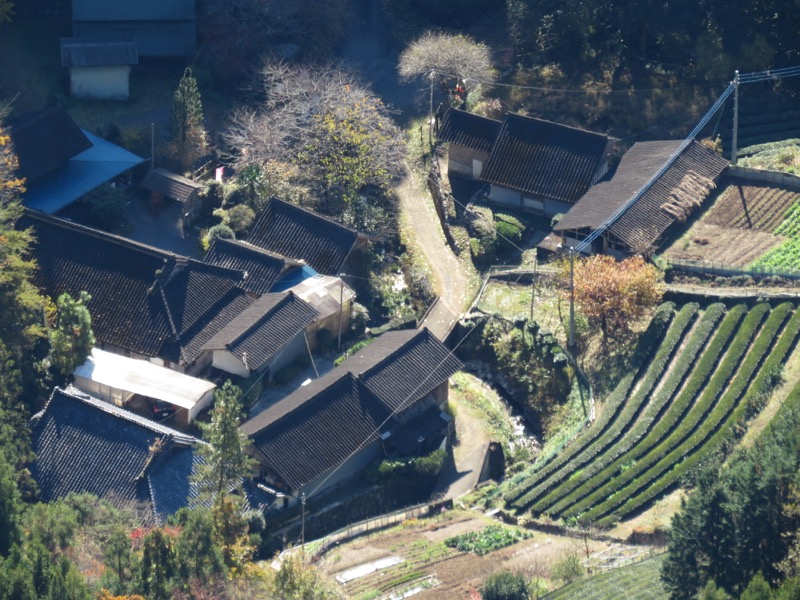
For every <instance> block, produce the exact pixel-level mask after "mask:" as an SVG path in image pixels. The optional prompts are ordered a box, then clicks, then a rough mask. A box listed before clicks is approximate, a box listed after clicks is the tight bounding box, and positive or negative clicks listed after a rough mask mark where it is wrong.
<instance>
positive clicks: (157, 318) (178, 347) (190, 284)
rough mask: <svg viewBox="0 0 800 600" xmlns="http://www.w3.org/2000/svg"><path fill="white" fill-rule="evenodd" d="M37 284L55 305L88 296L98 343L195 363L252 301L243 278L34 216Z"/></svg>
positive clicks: (30, 216) (29, 221) (29, 219)
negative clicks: (67, 298) (82, 293)
mask: <svg viewBox="0 0 800 600" xmlns="http://www.w3.org/2000/svg"><path fill="white" fill-rule="evenodd" d="M18 226H19V227H25V228H27V227H31V228H32V229H33V232H34V235H35V238H36V242H35V243H34V245H33V247H32V252H31V255H32V258H34V259H35V260H36V262H37V264H38V269H37V270H36V272H35V275H34V280H35V283H36V284H37V285H38V286H39V287H40V288H41V289H42V290H44V292H45V293H46V294H47V295H48V296H50V297H51V298H57V297H58V295H59V294H61V293H62V292H68V293H69V294H71V295H73V296H77V295H78V294H79V293H80V291H81V290H85V291H87V292H88V293H89V294H90V295H91V296H92V299H91V301H90V302H89V311H90V312H91V314H92V328H93V330H94V333H95V336H96V337H97V339H98V340H99V341H100V342H102V343H104V344H110V345H112V346H117V347H119V348H124V349H126V350H129V351H131V352H135V353H137V354H142V355H144V356H158V357H161V358H164V359H165V360H170V361H175V362H178V361H179V362H182V363H184V364H187V363H190V362H192V361H193V360H194V359H195V358H197V356H198V355H199V351H200V347H201V346H202V345H203V344H204V343H205V342H206V341H208V339H210V338H211V337H212V336H213V335H214V334H215V333H216V332H217V331H219V329H221V328H222V326H223V325H225V323H227V321H228V320H230V319H231V318H233V317H234V316H235V315H236V314H238V312H240V311H241V310H243V309H244V308H246V307H247V306H249V304H250V302H252V298H248V297H247V296H246V294H245V291H244V290H242V289H241V288H240V287H239V286H238V284H239V283H240V282H241V281H242V278H243V273H242V272H241V271H235V270H232V269H225V268H223V267H218V266H215V265H210V264H206V263H202V262H198V261H195V260H191V259H186V258H183V257H180V256H177V255H175V254H172V253H169V252H165V251H163V250H159V249H157V248H153V247H150V246H146V245H144V244H140V243H137V242H133V241H130V240H128V239H125V238H122V237H119V236H115V235H111V234H108V233H104V232H100V231H97V230H94V229H91V228H89V227H84V226H82V225H77V224H75V223H71V222H68V221H64V220H63V219H58V218H56V217H50V216H47V215H44V214H42V213H38V212H34V211H26V213H25V215H24V216H23V217H22V218H21V219H19V221H18Z"/></svg>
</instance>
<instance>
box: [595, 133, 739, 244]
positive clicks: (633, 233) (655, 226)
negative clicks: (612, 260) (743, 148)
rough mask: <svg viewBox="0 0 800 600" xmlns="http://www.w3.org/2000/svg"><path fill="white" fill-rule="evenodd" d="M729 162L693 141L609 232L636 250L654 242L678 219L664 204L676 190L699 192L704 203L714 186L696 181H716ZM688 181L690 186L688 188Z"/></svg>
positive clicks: (685, 192) (696, 199)
mask: <svg viewBox="0 0 800 600" xmlns="http://www.w3.org/2000/svg"><path fill="white" fill-rule="evenodd" d="M727 166H728V161H727V160H725V159H724V158H722V157H721V156H719V155H718V154H716V153H715V152H714V151H712V150H709V149H708V148H706V147H704V146H702V145H701V144H699V143H698V142H692V143H691V144H690V145H689V146H687V147H686V149H685V150H684V151H683V152H681V154H680V155H679V156H678V157H677V158H676V159H675V160H674V162H673V163H672V164H671V165H670V166H669V167H668V168H667V170H666V171H665V172H664V174H663V175H662V176H661V177H659V178H658V180H657V181H655V182H654V183H653V185H652V186H650V187H649V188H648V189H647V190H646V191H645V192H644V193H643V194H642V195H641V197H639V199H638V200H636V202H635V203H634V204H633V205H632V206H631V207H630V208H629V209H628V210H626V211H625V213H623V215H622V216H621V217H620V218H618V219H617V220H616V221H615V222H614V223H613V224H612V225H611V226H610V227H609V232H610V233H612V234H613V235H614V236H615V237H616V238H617V239H619V240H621V241H622V242H623V243H625V244H626V245H627V246H628V247H629V248H632V249H634V250H635V249H638V248H647V247H650V246H652V245H653V244H655V243H656V242H657V240H658V239H659V238H660V237H661V235H662V234H663V233H664V232H665V231H666V230H667V228H668V227H669V226H670V225H672V224H673V223H675V221H676V220H677V218H676V217H675V216H674V215H673V214H670V213H669V212H667V211H666V210H664V204H665V203H666V202H667V201H668V200H669V199H670V197H671V196H672V195H673V194H678V195H684V194H687V193H688V194H690V195H696V196H697V197H696V198H694V200H695V201H696V202H697V203H698V204H699V203H701V202H702V201H703V200H705V199H706V197H707V196H708V194H709V192H710V189H702V190H701V189H700V188H699V187H697V186H696V182H698V181H699V180H703V179H705V180H706V181H709V182H716V181H717V179H719V176H720V175H721V174H722V172H723V171H724V170H725V168H726V167H727ZM654 174H655V173H654ZM654 174H653V175H654ZM687 182H688V187H689V189H685V188H686V187H687ZM712 187H713V185H712ZM692 188H697V189H692Z"/></svg>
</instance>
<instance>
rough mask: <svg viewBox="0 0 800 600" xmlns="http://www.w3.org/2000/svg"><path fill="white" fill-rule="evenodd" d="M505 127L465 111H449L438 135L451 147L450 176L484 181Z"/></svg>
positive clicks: (448, 161)
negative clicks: (487, 165) (492, 152)
mask: <svg viewBox="0 0 800 600" xmlns="http://www.w3.org/2000/svg"><path fill="white" fill-rule="evenodd" d="M501 125H502V123H501V122H500V121H495V120H494V119H487V118H486V117H481V116H480V115H476V114H474V113H470V112H467V111H465V110H459V109H457V108H451V109H449V110H448V111H447V112H446V113H445V114H444V117H443V118H442V123H441V125H440V127H439V131H438V132H437V134H436V137H437V139H438V140H439V141H441V142H448V143H449V145H448V147H447V172H448V173H449V174H450V175H451V176H453V175H456V176H462V177H467V178H469V179H474V180H480V178H481V173H482V172H483V165H485V164H486V160H487V159H488V158H489V151H490V150H491V148H492V144H493V143H494V140H495V138H496V137H497V134H498V132H499V131H500V126H501Z"/></svg>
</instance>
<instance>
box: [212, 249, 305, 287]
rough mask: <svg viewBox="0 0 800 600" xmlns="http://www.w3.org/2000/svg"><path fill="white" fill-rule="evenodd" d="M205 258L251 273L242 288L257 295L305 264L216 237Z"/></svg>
mask: <svg viewBox="0 0 800 600" xmlns="http://www.w3.org/2000/svg"><path fill="white" fill-rule="evenodd" d="M204 260H205V261H206V262H207V263H210V264H212V265H217V266H220V267H226V268H228V269H236V270H238V271H243V272H245V273H247V277H245V279H244V281H243V282H242V287H244V288H245V289H246V290H248V291H251V292H254V293H256V294H266V293H267V292H270V291H272V286H273V285H275V284H276V283H277V282H278V281H280V280H281V279H283V277H284V276H285V275H286V274H288V273H289V272H291V271H293V270H297V269H300V267H301V266H302V263H300V262H298V261H295V260H292V259H288V258H284V257H283V256H280V255H278V254H274V253H272V252H268V251H266V250H264V249H262V248H259V247H257V246H253V245H252V244H249V243H247V242H242V241H239V240H226V239H224V238H220V237H217V238H214V241H212V242H211V247H210V248H209V249H208V252H207V253H206V255H205V258H204Z"/></svg>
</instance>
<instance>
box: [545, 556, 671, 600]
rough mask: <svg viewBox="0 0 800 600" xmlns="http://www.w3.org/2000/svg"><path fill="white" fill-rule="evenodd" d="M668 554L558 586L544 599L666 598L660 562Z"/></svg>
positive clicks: (638, 599)
mask: <svg viewBox="0 0 800 600" xmlns="http://www.w3.org/2000/svg"><path fill="white" fill-rule="evenodd" d="M665 557H666V554H661V555H660V556H656V557H653V558H651V559H648V560H645V561H642V562H640V563H636V564H634V565H630V566H627V567H620V568H618V569H613V570H611V571H606V572H604V573H599V574H597V575H594V576H592V577H586V578H584V579H580V580H578V581H576V582H575V583H572V584H570V585H567V586H565V587H562V588H559V589H558V590H556V591H554V592H551V593H549V594H547V595H546V596H544V599H545V600H558V599H560V598H570V600H617V598H627V599H629V600H665V599H666V598H668V597H669V594H668V593H667V590H666V589H665V588H664V584H663V583H661V577H660V574H661V565H662V563H663V562H664V558H665Z"/></svg>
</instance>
